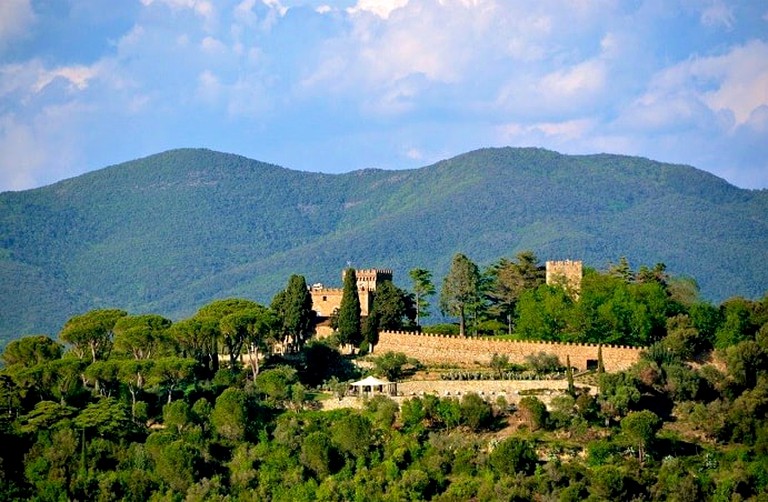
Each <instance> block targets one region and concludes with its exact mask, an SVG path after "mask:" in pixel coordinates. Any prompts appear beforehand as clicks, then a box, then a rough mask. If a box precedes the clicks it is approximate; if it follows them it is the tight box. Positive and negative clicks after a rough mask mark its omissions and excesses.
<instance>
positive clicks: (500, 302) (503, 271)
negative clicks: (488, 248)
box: [486, 251, 545, 335]
mask: <svg viewBox="0 0 768 502" xmlns="http://www.w3.org/2000/svg"><path fill="white" fill-rule="evenodd" d="M516 259H517V261H516V262H515V261H512V260H508V259H506V258H501V259H500V260H499V261H497V262H496V263H494V264H492V265H491V266H490V267H489V268H488V271H487V272H486V274H487V275H488V276H489V279H490V286H489V288H488V290H487V291H486V295H487V296H488V298H489V299H490V302H491V305H490V307H489V312H490V314H491V315H494V316H495V317H496V318H498V319H500V320H502V322H504V323H505V324H506V325H507V328H508V334H510V335H511V334H512V320H513V317H514V315H515V308H516V307H517V302H518V300H520V297H521V296H522V295H523V293H524V292H525V291H531V290H535V289H536V288H538V287H539V286H540V285H542V284H543V283H544V279H545V277H544V275H545V274H544V269H543V268H542V267H540V266H539V259H538V258H537V257H536V255H535V254H534V253H533V251H522V252H520V253H518V254H517V257H516Z"/></svg>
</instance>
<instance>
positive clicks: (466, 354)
mask: <svg viewBox="0 0 768 502" xmlns="http://www.w3.org/2000/svg"><path fill="white" fill-rule="evenodd" d="M599 347H600V345H598V344H580V343H557V342H533V341H520V340H497V339H493V338H460V337H457V336H449V335H437V334H429V333H412V332H404V331H382V332H381V333H379V343H378V344H377V345H376V348H375V350H376V352H377V353H379V354H382V353H384V352H389V351H392V352H403V353H405V354H406V355H407V356H408V357H413V358H415V359H418V360H419V361H421V362H422V363H426V364H450V365H458V366H488V365H489V364H490V362H491V358H492V357H493V355H494V354H499V355H506V356H507V357H508V358H509V362H511V363H516V364H523V363H525V362H526V361H525V358H526V356H529V355H531V354H538V353H539V352H544V353H547V354H554V355H555V356H557V357H558V359H559V360H560V363H561V364H563V365H565V361H566V358H570V361H571V366H573V367H575V368H577V369H579V370H586V369H591V368H596V367H597V359H598V357H597V353H598V350H599ZM642 350H643V349H642V348H638V347H628V346H615V345H602V355H603V365H604V366H605V370H606V371H621V370H624V369H627V368H629V367H630V366H632V364H634V363H635V362H637V361H638V359H639V358H640V352H641V351H642Z"/></svg>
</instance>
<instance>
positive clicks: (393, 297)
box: [373, 281, 415, 331]
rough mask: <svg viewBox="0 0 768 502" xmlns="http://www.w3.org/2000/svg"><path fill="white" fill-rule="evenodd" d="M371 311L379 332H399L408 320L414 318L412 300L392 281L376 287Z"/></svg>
mask: <svg viewBox="0 0 768 502" xmlns="http://www.w3.org/2000/svg"><path fill="white" fill-rule="evenodd" d="M373 311H374V313H375V316H376V320H377V321H378V323H377V325H378V329H380V330H395V331H397V330H401V329H403V327H404V326H405V325H406V324H407V321H408V320H413V319H414V318H415V310H414V308H413V300H412V299H411V298H410V295H408V294H407V293H406V292H405V291H403V290H402V289H400V288H398V287H397V286H395V285H394V284H392V281H383V282H382V283H381V284H379V285H378V286H377V287H376V294H375V295H374V298H373Z"/></svg>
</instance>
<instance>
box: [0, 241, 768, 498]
mask: <svg viewBox="0 0 768 502" xmlns="http://www.w3.org/2000/svg"><path fill="white" fill-rule="evenodd" d="M455 262H456V263H459V264H460V266H458V265H457V267H456V270H467V269H469V270H472V271H473V273H471V274H469V276H470V277H469V280H467V277H462V276H461V274H457V273H454V272H455V271H453V270H452V271H449V272H448V274H449V275H454V276H455V281H456V282H453V280H451V281H449V280H444V283H445V284H451V286H449V287H448V288H447V289H448V290H449V291H448V292H447V293H455V292H456V291H458V290H461V291H462V292H463V294H465V295H466V298H469V300H468V301H467V303H466V307H467V308H466V312H467V313H468V315H467V316H466V317H467V334H471V333H472V332H474V331H475V330H477V329H479V327H480V325H487V324H488V323H489V322H491V321H492V320H493V319H494V317H495V318H496V319H497V322H498V318H502V319H503V318H504V315H505V310H504V309H494V308H490V307H491V306H492V305H493V302H495V301H501V299H502V298H503V295H500V294H499V292H503V291H507V292H510V296H509V297H504V298H505V301H507V302H511V305H512V306H513V307H512V309H513V311H514V312H515V313H516V314H515V315H516V317H515V318H514V319H513V325H514V327H515V329H516V330H517V335H519V336H526V335H524V334H523V332H524V330H525V329H527V328H525V326H529V325H531V323H528V324H526V322H527V321H526V319H527V316H528V315H535V316H539V317H540V318H544V319H548V320H552V319H555V320H556V319H571V318H572V317H573V318H580V319H582V320H586V319H588V318H590V313H592V315H594V320H595V321H596V322H607V321H610V320H616V321H625V322H626V324H622V323H621V322H619V324H617V325H616V326H615V327H613V328H608V327H607V326H603V327H601V329H600V330H598V331H596V332H595V336H598V335H599V334H602V338H600V339H597V340H595V341H596V342H598V343H600V342H605V341H610V340H611V339H612V338H614V337H617V336H618V337H624V339H622V340H621V341H622V342H623V341H624V340H627V339H631V337H633V336H636V335H637V334H638V333H646V335H647V336H649V337H652V338H649V339H648V340H646V342H651V343H652V345H650V347H648V349H647V350H646V351H645V353H644V354H643V356H642V358H641V360H640V361H639V362H638V363H637V364H636V365H634V366H633V367H632V368H630V369H629V370H627V371H624V372H617V373H606V372H605V371H604V369H603V364H602V361H601V356H600V355H598V369H597V370H596V371H595V372H593V373H591V374H588V375H580V376H579V377H578V378H577V377H576V376H575V375H574V374H573V371H572V368H570V365H569V362H568V359H567V358H566V361H560V360H558V359H557V357H556V356H553V355H551V354H546V353H539V354H530V355H529V356H528V357H527V358H526V359H527V364H526V366H525V367H513V365H511V364H510V363H509V360H508V358H505V357H504V356H503V355H497V356H494V358H493V359H492V361H491V363H490V367H489V368H488V370H489V372H492V373H493V374H494V375H496V377H497V378H501V377H503V376H504V375H506V374H509V373H518V372H520V371H522V373H524V374H530V373H535V374H537V375H542V376H544V375H546V378H551V376H550V373H551V372H561V371H563V370H564V372H565V375H566V376H565V378H566V379H567V386H566V387H563V389H564V390H563V391H562V392H561V393H559V394H558V395H556V396H554V397H552V398H551V400H549V404H548V406H546V405H545V403H544V402H543V401H542V400H541V399H539V397H537V393H536V392H532V393H530V394H528V395H525V396H524V397H522V398H521V399H519V401H517V402H516V403H514V404H512V403H510V402H508V401H507V400H506V399H505V398H502V397H489V396H488V393H485V395H483V396H481V395H479V394H477V393H471V392H470V393H464V394H463V395H461V396H460V397H454V396H437V395H423V396H399V397H396V398H395V399H397V401H395V400H393V399H390V398H388V397H384V396H378V397H374V398H372V399H369V400H365V401H364V402H363V404H364V406H363V407H362V409H359V410H358V409H336V410H333V411H320V409H319V408H320V407H322V403H323V402H324V401H329V400H330V401H332V402H333V401H335V400H336V399H337V397H336V395H337V394H339V395H340V394H343V393H344V391H345V390H346V389H347V382H348V381H350V380H351V379H353V378H357V377H359V376H361V370H360V367H359V366H357V365H356V364H354V363H355V362H357V360H359V359H361V358H362V357H365V356H362V357H361V356H359V355H358V356H344V355H342V354H341V353H340V352H339V351H338V350H337V347H338V344H339V343H347V344H349V343H351V344H353V345H356V346H359V347H360V348H361V349H362V347H363V346H364V345H366V344H367V345H368V346H369V348H370V347H371V346H372V345H375V341H374V340H372V339H370V338H369V339H367V340H366V339H360V338H359V337H358V335H359V334H360V326H359V323H358V324H357V326H355V327H353V331H354V333H352V334H351V335H349V334H347V335H345V334H344V333H342V331H344V330H346V329H347V328H346V327H343V326H342V324H344V323H342V322H341V319H340V320H339V326H338V330H339V333H338V335H337V336H335V337H331V338H330V339H328V340H325V341H318V340H314V339H312V333H311V331H312V329H311V326H312V315H311V311H310V310H309V308H308V307H309V305H308V304H307V302H306V294H307V290H306V281H305V280H304V278H303V277H301V276H298V275H291V277H290V278H289V279H288V281H287V286H286V287H285V289H283V290H281V291H279V292H278V293H277V294H276V295H275V297H274V298H273V300H272V303H271V305H270V306H269V307H267V306H265V305H262V304H259V303H256V302H254V301H252V300H247V299H241V298H227V299H219V300H213V301H210V302H209V303H207V304H206V305H204V306H202V307H201V308H199V309H198V310H197V312H196V313H195V314H194V315H192V316H190V317H188V318H185V319H182V320H179V321H177V322H171V321H170V320H168V319H165V318H163V317H162V316H159V315H156V314H138V315H137V314H130V313H128V312H126V311H124V310H120V309H99V310H92V311H89V312H85V313H82V314H78V315H75V316H73V317H72V318H70V319H69V320H68V321H67V322H66V323H64V325H63V327H62V329H61V330H60V332H59V334H58V337H57V338H58V340H54V339H52V338H50V337H47V336H29V337H23V338H20V339H18V340H14V341H12V342H11V343H9V344H8V345H7V346H6V347H5V349H4V351H3V353H2V362H3V363H4V367H3V368H2V369H1V370H0V412H1V413H0V444H2V445H3V446H4V447H3V448H2V449H0V500H27V499H31V500H62V499H68V500H75V499H76V500H84V499H88V500H91V499H98V500H254V499H257V500H285V501H303V500H307V501H312V500H318V501H326V500H327V501H342V500H344V501H346V500H393V501H394V500H403V499H406V500H441V501H453V500H483V501H485V500H487V501H494V500H537V499H543V500H584V499H586V500H632V499H638V500H732V499H740V500H761V499H762V498H763V497H765V495H766V493H768V460H767V459H768V457H767V456H766V448H768V443H767V442H766V439H767V438H768V434H767V433H766V432H768V416H766V410H768V337H767V335H768V296H766V297H764V298H763V299H761V300H759V301H754V300H747V299H744V298H741V297H733V298H731V299H729V300H727V301H726V302H723V303H722V304H721V305H719V306H717V307H715V306H713V305H711V304H710V303H708V302H706V301H702V300H701V299H700V298H698V297H697V295H696V289H695V284H694V283H693V282H692V281H687V280H682V282H680V280H679V279H677V278H675V277H672V276H669V275H668V274H667V273H666V271H665V269H664V267H663V265H660V264H659V265H656V266H653V267H646V266H641V267H639V268H638V269H636V270H635V269H633V268H632V267H631V266H630V265H629V262H628V260H626V259H620V260H619V261H618V262H617V263H615V264H613V265H612V266H611V267H610V269H609V270H607V271H605V272H600V271H595V270H590V271H588V273H587V274H586V275H585V280H584V284H583V285H582V288H581V295H580V297H578V298H573V297H571V296H569V294H568V293H567V292H566V290H565V289H563V288H562V287H561V286H558V285H554V286H552V285H545V284H542V283H541V278H540V277H538V274H537V273H536V272H535V271H537V270H538V269H539V267H538V266H536V265H537V259H536V257H535V255H534V254H533V253H531V252H523V253H520V254H519V255H518V256H517V257H515V258H502V259H499V260H498V261H497V262H496V263H494V264H493V265H492V266H490V267H489V268H488V269H487V270H485V271H483V272H481V271H480V270H479V268H478V267H477V266H476V265H474V264H472V263H471V260H470V259H469V258H468V257H467V256H466V255H458V259H457V260H455ZM472 265H474V266H472ZM417 270H420V271H422V272H420V273H417V274H413V275H414V276H417V277H419V276H420V277H422V279H423V277H424V276H428V275H429V274H424V273H423V270H424V269H417ZM346 279H347V281H348V282H349V284H350V285H351V288H350V289H354V282H355V281H354V270H353V269H350V270H348V271H347V276H346ZM452 283H453V284H452ZM420 284H423V281H421V282H419V281H416V282H415V284H414V288H413V289H417V288H420ZM457 285H460V286H461V288H458V289H454V286H457ZM502 285H506V286H509V287H508V288H504V287H501V286H502ZM467 287H470V291H469V292H467V290H466V288H467ZM515 288H517V289H515ZM447 293H446V294H447ZM489 293H493V294H489ZM409 297H410V294H409V293H408V292H407V291H404V290H400V289H399V288H397V287H396V286H394V285H393V284H392V283H389V282H386V283H384V284H382V286H381V288H380V289H378V288H377V296H375V297H374V303H373V307H372V312H376V313H377V316H372V317H375V318H377V319H378V322H380V323H382V325H385V324H388V323H393V322H394V323H397V322H399V323H401V326H402V324H403V323H406V324H407V323H410V322H412V321H413V319H415V308H414V309H410V308H408V306H407V304H408V301H406V298H409ZM452 297H453V296H452ZM350 298H351V297H350ZM411 301H415V300H411ZM528 301H540V302H541V303H540V304H539V305H538V308H535V309H532V310H533V311H534V312H533V313H531V312H529V310H528V307H526V305H527V303H526V302H528ZM582 303H583V304H584V306H583V307H582V310H579V311H574V310H573V309H574V308H576V306H578V305H581V304H582ZM450 305H454V303H451V304H450ZM411 307H413V305H411ZM446 307H448V308H452V307H450V306H448V305H446ZM650 307H654V308H656V309H658V310H653V309H651V308H650ZM351 310H355V309H354V308H352V309H351ZM411 310H413V312H412V311H411ZM452 311H453V312H454V313H456V312H457V311H456V310H452ZM393 313H394V315H393ZM456 315H459V314H458V313H456ZM358 316H359V309H358ZM378 316H380V317H378ZM339 317H340V318H341V317H342V316H341V314H340V316H339ZM372 317H369V318H368V319H367V321H370V319H371V318H372ZM657 317H658V318H657ZM349 320H351V319H349ZM357 320H358V321H359V318H358V319H357ZM654 321H656V322H657V325H655V326H654V325H652V324H653V322H654ZM345 322H346V321H345ZM648 323H651V324H648ZM499 324H500V329H501V331H506V329H507V326H506V325H505V324H504V323H499ZM533 324H534V325H535V326H537V327H539V328H542V327H543V328H546V329H550V331H549V332H531V335H532V336H540V335H541V334H542V333H548V335H547V336H553V337H563V336H568V335H569V333H568V330H562V331H557V330H555V329H553V328H557V327H558V326H559V325H557V324H554V325H553V324H546V323H543V324H542V323H538V324H537V323H533ZM587 325H588V323H587ZM565 326H567V323H566V324H563V325H562V326H561V327H565ZM457 329H458V328H457ZM646 329H647V330H648V331H643V330H646ZM374 354H376V352H374ZM367 358H368V361H367V363H368V364H365V365H362V366H363V367H372V368H373V370H372V371H373V372H374V373H375V374H378V375H379V376H386V377H387V378H390V379H393V380H399V379H401V378H403V377H404V376H405V374H406V371H405V367H406V366H410V368H409V369H408V371H407V372H408V373H409V374H410V375H411V376H412V375H413V372H414V371H415V370H417V369H419V368H420V364H419V362H418V361H412V360H409V359H408V358H407V357H406V356H405V355H404V354H396V353H386V354H381V355H378V354H376V355H375V357H372V358H371V356H367ZM709 360H715V361H719V364H716V365H713V364H707V363H706V362H707V361H709ZM563 365H565V368H563ZM426 369H427V370H428V371H429V372H437V373H440V372H444V371H446V370H447V368H437V367H435V368H426ZM448 370H449V369H448ZM541 385H542V387H544V388H546V383H545V381H542V383H541ZM551 392H552V391H548V393H550V394H551ZM539 395H540V394H539Z"/></svg>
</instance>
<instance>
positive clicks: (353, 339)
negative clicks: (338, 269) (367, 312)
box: [336, 268, 363, 347]
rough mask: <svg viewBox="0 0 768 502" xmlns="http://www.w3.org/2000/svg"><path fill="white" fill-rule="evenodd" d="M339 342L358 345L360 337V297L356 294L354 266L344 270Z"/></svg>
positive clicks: (360, 340)
mask: <svg viewBox="0 0 768 502" xmlns="http://www.w3.org/2000/svg"><path fill="white" fill-rule="evenodd" d="M336 331H337V332H338V334H339V339H340V340H341V343H344V344H350V345H352V346H354V347H359V346H360V342H362V341H363V338H362V326H361V325H360V297H359V296H358V294H357V275H356V273H355V269H354V268H348V269H347V270H346V271H345V272H344V289H343V291H342V296H341V303H340V305H339V314H338V328H337V329H336Z"/></svg>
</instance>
